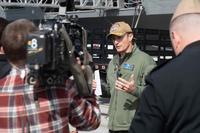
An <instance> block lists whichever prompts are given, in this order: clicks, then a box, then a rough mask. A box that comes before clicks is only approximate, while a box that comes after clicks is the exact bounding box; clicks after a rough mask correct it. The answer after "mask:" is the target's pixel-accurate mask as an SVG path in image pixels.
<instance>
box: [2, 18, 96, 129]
mask: <svg viewBox="0 0 200 133" xmlns="http://www.w3.org/2000/svg"><path fill="white" fill-rule="evenodd" d="M36 30H37V28H36V27H35V25H34V24H33V23H32V22H31V21H29V20H26V19H19V20H16V21H14V22H12V23H10V24H8V25H7V27H6V28H5V30H4V32H3V35H2V42H3V48H4V51H5V54H6V56H7V58H8V60H9V62H10V64H11V65H12V69H11V72H10V74H9V75H7V76H6V77H4V78H2V79H0V91H1V92H0V99H1V101H0V110H1V111H0V121H1V124H0V131H1V132H3V133H11V132H12V133H13V132H15V133H24V132H26V133H27V132H30V133H33V132H34V133H47V132H48V133H69V126H68V124H69V123H70V124H71V125H72V126H74V127H76V128H77V129H78V130H93V129H96V128H97V127H98V126H99V124H100V110H99V107H98V104H97V103H96V98H95V96H94V95H92V96H88V97H82V96H79V95H78V91H77V89H76V85H75V84H74V81H73V80H70V79H67V80H66V84H65V87H41V86H40V85H39V83H38V82H37V81H36V84H35V85H29V84H28V83H27V81H26V78H27V74H28V72H29V69H28V68H27V65H26V58H27V56H26V52H27V50H26V44H27V38H26V37H27V35H28V34H29V33H32V32H34V31H36ZM83 89H84V88H83ZM35 96H37V98H35Z"/></svg>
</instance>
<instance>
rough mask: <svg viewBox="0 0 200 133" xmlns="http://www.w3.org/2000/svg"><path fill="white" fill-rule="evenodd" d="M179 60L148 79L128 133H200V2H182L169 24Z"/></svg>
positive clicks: (153, 73)
mask: <svg viewBox="0 0 200 133" xmlns="http://www.w3.org/2000/svg"><path fill="white" fill-rule="evenodd" d="M170 37H171V41H172V46H173V49H174V51H175V54H176V57H175V58H174V59H172V60H170V61H169V62H167V63H166V64H164V65H162V66H159V67H157V68H155V69H154V70H153V71H152V72H151V73H150V75H149V76H148V77H147V78H146V82H147V84H148V86H147V87H146V88H145V90H144V91H143V94H142V96H141V101H140V105H139V108H138V110H137V112H136V114H135V116H134V118H133V120H132V123H131V126H130V129H129V133H200V126H199V125H200V61H199V58H200V0H182V1H181V2H180V4H179V5H178V7H177V9H176V11H175V13H174V16H173V18H172V20H171V23H170Z"/></svg>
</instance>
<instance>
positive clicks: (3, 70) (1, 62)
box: [0, 17, 11, 78]
mask: <svg viewBox="0 0 200 133" xmlns="http://www.w3.org/2000/svg"><path fill="white" fill-rule="evenodd" d="M8 23H9V22H8V20H6V19H5V18H2V17H0V78H2V77H4V76H6V75H7V74H8V73H9V71H10V70H11V66H10V64H9V63H8V61H7V59H6V57H5V55H4V52H3V48H2V44H1V35H2V33H3V30H4V28H5V27H6V25H7V24H8Z"/></svg>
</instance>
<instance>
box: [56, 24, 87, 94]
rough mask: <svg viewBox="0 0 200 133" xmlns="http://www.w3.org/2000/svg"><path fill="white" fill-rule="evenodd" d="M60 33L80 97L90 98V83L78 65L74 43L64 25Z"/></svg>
mask: <svg viewBox="0 0 200 133" xmlns="http://www.w3.org/2000/svg"><path fill="white" fill-rule="evenodd" d="M60 32H61V37H62V38H63V39H64V43H65V45H66V48H67V51H68V52H67V55H66V56H68V57H67V59H69V65H70V71H71V73H72V75H73V76H74V80H75V83H76V85H77V88H78V92H79V95H80V96H84V97H87V96H90V95H91V89H90V87H89V85H88V82H87V81H86V78H85V76H84V73H83V71H82V69H81V66H80V65H79V64H77V63H76V58H75V55H74V50H75V48H74V46H73V45H72V41H71V39H70V37H69V35H68V33H67V31H66V29H65V27H64V25H62V27H61V28H60Z"/></svg>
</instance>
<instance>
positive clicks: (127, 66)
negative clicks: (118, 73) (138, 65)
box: [122, 63, 134, 71]
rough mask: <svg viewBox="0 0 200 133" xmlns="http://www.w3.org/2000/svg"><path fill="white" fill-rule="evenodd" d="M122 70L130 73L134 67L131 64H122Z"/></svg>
mask: <svg viewBox="0 0 200 133" xmlns="http://www.w3.org/2000/svg"><path fill="white" fill-rule="evenodd" d="M122 68H123V69H127V70H130V71H133V69H134V65H133V64H128V63H124V64H122Z"/></svg>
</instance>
